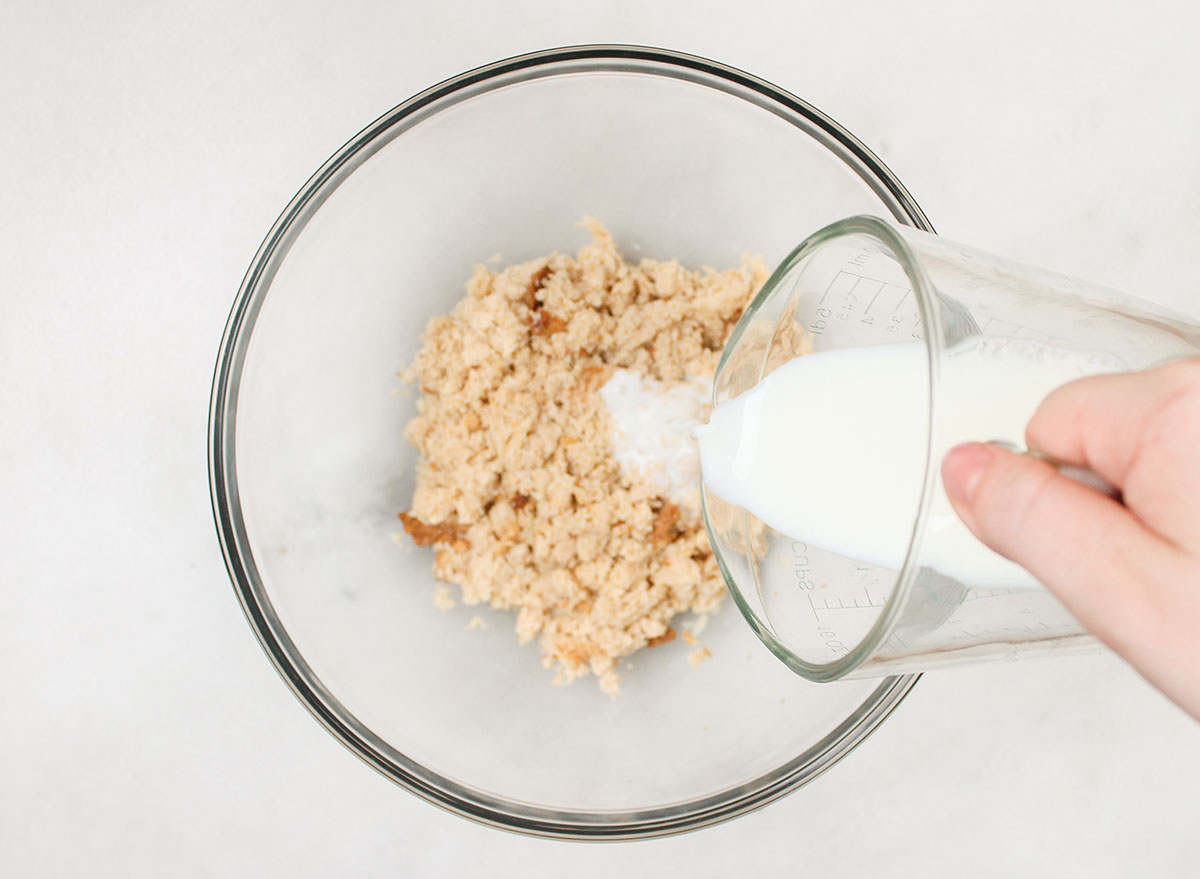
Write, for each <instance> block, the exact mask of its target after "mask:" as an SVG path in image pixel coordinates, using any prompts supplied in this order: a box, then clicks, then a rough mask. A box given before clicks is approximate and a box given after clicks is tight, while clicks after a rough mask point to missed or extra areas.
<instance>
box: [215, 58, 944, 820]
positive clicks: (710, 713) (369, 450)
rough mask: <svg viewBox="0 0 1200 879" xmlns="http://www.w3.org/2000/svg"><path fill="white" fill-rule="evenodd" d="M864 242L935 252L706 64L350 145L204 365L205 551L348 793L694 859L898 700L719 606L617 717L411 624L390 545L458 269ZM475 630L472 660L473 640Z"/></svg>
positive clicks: (809, 123)
mask: <svg viewBox="0 0 1200 879" xmlns="http://www.w3.org/2000/svg"><path fill="white" fill-rule="evenodd" d="M857 213H873V214H882V215H890V216H893V217H895V218H896V219H897V220H898V221H900V222H904V223H910V224H914V225H918V226H921V227H923V228H928V223H927V222H926V221H925V219H924V217H923V215H922V213H921V211H920V209H919V208H918V207H917V206H916V204H915V203H914V202H913V200H912V199H911V197H909V195H908V194H907V193H906V192H905V191H904V189H903V187H901V185H900V184H899V182H898V181H897V180H896V179H895V178H894V177H893V176H892V175H891V173H890V172H888V170H887V169H886V168H884V167H883V165H882V164H881V163H880V162H879V161H878V159H876V158H875V157H874V156H872V155H871V153H870V152H869V151H868V150H867V149H866V148H864V147H863V146H862V145H861V144H860V143H858V141H856V140H855V139H854V138H853V137H852V136H851V135H849V134H848V133H847V132H846V131H844V130H843V129H842V128H840V127H839V126H838V125H837V124H836V123H834V122H833V121H832V120H830V119H828V118H826V117H825V116H823V115H822V114H821V113H819V112H818V111H816V110H814V109H813V108H812V107H809V106H808V105H807V104H805V103H804V102H802V101H800V100H798V99H797V98H795V97H793V96H791V95H789V94H787V93H786V92H783V91H781V90H779V89H777V88H775V87H774V86H772V85H770V84H768V83H766V82H763V81H762V80H759V79H756V78H754V77H752V76H749V75H747V74H745V73H742V72H740V71H737V70H733V69H731V68H728V67H724V66H722V65H719V64H715V63H713V62H711V61H707V60H704V59H701V58H695V57H691V56H686V55H679V54H676V53H672V52H665V51H661V50H656V49H648V48H640V47H629V46H589V47H575V48H567V49H558V50H553V51H548V52H540V53H536V54H532V55H526V56H522V57H519V58H513V59H510V60H507V61H502V62H499V63H496V64H493V65H490V66H488V67H484V68H480V69H478V70H473V71H470V72H468V73H464V74H462V75H461V76H458V77H455V78H454V79H451V80H448V81H446V82H444V83H441V84H440V85H437V86H434V87H433V88H431V89H429V90H427V91H425V92H422V93H421V94H419V95H417V96H415V97H413V98H412V99H410V100H408V101H406V102H405V103H403V104H401V105H400V106H398V107H397V108H395V109H394V110H392V111H391V112H389V113H387V114H386V115H385V116H383V117H382V118H380V119H379V120H378V121H376V122H375V123H373V124H372V125H370V126H369V127H368V128H366V129H365V130H364V131H363V132H362V133H361V134H359V135H358V136H356V137H355V138H354V139H353V140H351V141H350V142H349V143H348V144H347V145H346V146H345V147H344V148H343V149H342V150H341V151H339V152H338V153H337V155H335V156H334V157H333V158H331V159H330V160H329V161H328V162H327V163H326V164H325V165H324V166H323V167H322V168H321V169H320V170H319V171H318V172H317V173H316V174H315V175H314V176H313V177H312V179H311V180H309V181H308V183H307V184H306V185H305V186H304V188H303V189H302V190H301V191H300V193H299V194H298V195H297V196H296V197H295V198H294V199H293V200H292V202H291V204H289V205H288V206H287V208H286V209H285V210H284V212H283V214H282V215H281V216H280V218H279V220H278V222H277V223H276V224H275V226H274V228H272V229H271V231H270V234H269V235H268V236H267V238H266V240H265V241H264V243H263V245H262V247H261V248H260V249H259V251H258V253H257V255H256V256H255V258H254V262H253V263H252V265H251V266H250V269H249V271H248V273H247V275H246V278H245V281H244V283H243V285H242V288H241V290H240V291H239V293H238V296H237V300H236V302H235V303H234V306H233V311H232V313H231V315H230V319H229V324H228V327H227V328H226V332H225V337H224V339H223V340H222V343H221V350H220V355H219V358H218V361H217V367H216V376H215V379H214V386H213V396H212V408H211V423H210V449H209V457H210V474H211V488H212V497H213V508H214V513H215V517H216V523H217V530H218V533H219V536H220V540H221V545H222V548H223V550H224V553H225V557H226V561H227V564H228V568H229V572H230V576H231V578H232V580H233V583H234V586H235V589H236V591H237V594H238V597H239V599H240V600H241V602H242V605H243V608H244V609H245V612H246V616H247V618H248V619H249V621H250V624H251V626H252V627H253V628H254V630H255V633H256V634H257V635H258V638H259V640H260V641H261V642H262V644H263V647H264V648H265V650H266V652H267V654H268V656H269V657H270V658H271V660H272V662H274V664H275V666H276V667H277V668H278V669H279V671H280V673H281V674H282V676H283V677H284V679H285V680H286V681H287V683H288V685H289V686H291V688H292V689H293V691H294V692H295V693H296V695H297V696H298V697H299V698H300V699H301V701H303V702H304V704H305V705H306V706H307V707H308V708H309V709H310V710H311V711H312V713H313V714H314V715H315V716H316V717H317V718H318V719H319V720H320V721H321V722H322V723H323V724H324V725H325V726H326V727H327V728H328V729H329V731H330V732H332V733H333V734H334V735H335V736H337V737H338V738H339V739H340V740H341V741H342V742H343V743H344V744H345V745H346V746H347V747H348V748H350V749H351V750H352V751H353V752H354V753H356V754H357V755H358V756H359V757H361V758H362V759H363V760H364V761H365V762H367V763H368V764H369V765H371V766H373V767H374V768H375V769H377V770H379V771H380V772H382V773H383V774H384V775H386V776H387V777H388V778H391V779H392V780H394V781H395V782H397V783H398V784H400V785H402V786H404V787H405V788H407V789H408V790H410V791H412V792H414V793H416V794H418V795H420V796H422V797H425V798H426V799H428V800H429V801H431V802H433V803H436V804H437V805H440V806H442V807H444V808H447V809H449V810H451V811H454V812H456V813H459V814H461V815H464V816H467V817H469V818H472V819H474V820H476V821H480V822H483V823H486V824H491V825H495V826H500V827H504V828H508V829H511V830H517V831H521V832H525V833H530V834H536V835H542V836H556V837H566V838H583V839H595V838H607V839H629V838H637V837H648V836H659V835H665V834H669V833H675V832H680V831H684V830H690V829H694V828H697V827H701V826H704V825H707V824H712V823H715V822H718V821H721V820H725V819H727V818H730V817H732V816H734V815H738V814H741V813H744V812H746V811H748V810H750V809H753V808H756V807H758V806H761V805H763V804H764V803H767V802H770V801H771V800H773V799H775V798H777V797H780V796H782V795H784V794H786V793H788V792H789V791H792V790H794V789H796V788H797V787H799V786H800V785H802V784H804V783H805V782H807V781H810V780H811V779H813V778H814V777H816V776H817V775H819V774H820V773H822V772H823V771H825V770H826V769H828V768H829V767H830V766H832V765H833V764H834V763H835V762H836V761H837V760H839V759H840V758H841V757H843V756H845V755H846V753H848V752H849V751H850V750H851V749H852V748H853V747H854V746H855V745H856V744H857V743H859V742H860V741H862V740H863V738H864V737H865V736H867V735H868V734H869V733H870V732H871V731H872V730H873V729H875V727H876V726H877V725H878V724H879V723H880V722H881V721H882V720H883V719H884V718H885V717H886V716H887V715H888V713H889V712H890V711H891V710H892V709H893V708H895V706H896V705H897V704H898V703H899V702H900V700H901V699H902V698H903V697H904V695H905V693H907V692H908V690H909V689H910V688H911V687H912V685H913V683H914V681H915V680H916V678H915V677H911V676H910V677H897V678H889V679H886V680H884V681H883V682H879V681H852V682H846V683H838V684H824V685H818V684H812V683H808V682H806V681H804V680H802V679H800V678H799V677H797V676H795V675H793V674H792V673H791V672H789V671H788V670H787V669H786V668H785V667H784V666H783V665H782V664H780V663H779V662H778V661H777V660H776V659H775V658H774V657H773V656H772V655H771V654H770V653H769V652H768V651H767V649H766V648H765V647H763V646H762V645H761V644H760V643H759V641H758V640H757V639H756V638H755V636H754V634H753V633H752V632H751V631H750V629H749V628H748V627H747V625H746V624H745V622H744V621H743V620H742V619H741V617H740V616H739V614H738V612H737V608H735V607H734V606H733V603H732V602H728V603H727V605H726V606H724V607H723V608H722V609H721V611H720V612H719V613H717V614H716V615H715V616H714V617H713V619H712V620H711V622H710V624H709V626H708V628H707V629H706V630H705V631H704V632H703V635H702V642H703V644H704V645H705V646H707V647H708V648H709V649H711V651H712V654H713V656H712V658H711V659H710V660H708V661H707V662H705V663H704V664H702V665H701V666H699V668H697V669H695V670H693V669H692V668H690V666H689V664H688V662H687V660H686V658H685V657H686V652H687V648H686V646H685V645H683V644H682V643H679V642H677V643H675V644H671V645H666V646H663V647H658V648H654V649H652V650H645V651H642V652H641V653H639V654H637V655H636V656H635V657H634V658H633V660H632V667H630V668H627V669H626V670H624V672H623V687H624V693H623V694H622V696H621V697H620V698H619V699H617V700H615V701H610V700H609V698H608V697H607V696H605V695H603V694H602V693H601V692H600V691H599V690H598V688H597V687H596V686H595V684H594V681H593V680H591V679H585V680H582V681H579V682H577V683H576V684H574V685H572V686H569V687H553V686H551V684H550V679H549V678H550V675H549V673H547V672H546V671H545V670H544V669H543V668H542V667H541V665H540V663H539V661H538V655H537V649H536V647H534V646H532V645H530V646H525V647H522V646H519V645H518V644H517V643H516V639H515V637H514V635H513V633H512V625H513V621H512V618H511V617H509V616H507V615H504V614H499V613H496V612H492V611H490V610H489V609H486V608H484V609H480V608H466V607H463V606H462V605H461V604H460V605H459V606H458V607H457V608H455V609H453V610H451V611H449V612H445V613H442V612H439V611H438V610H437V609H436V608H435V607H434V606H433V603H432V601H431V593H432V590H433V587H434V579H433V577H432V573H431V555H430V550H429V549H419V548H417V547H414V546H413V545H412V544H411V543H409V542H406V541H399V542H397V541H394V540H393V539H392V535H393V534H394V533H395V532H396V531H398V530H399V523H398V521H397V513H398V512H399V511H401V510H404V509H407V507H408V505H409V501H410V499H411V493H412V489H413V471H414V464H415V454H414V452H413V450H412V448H411V447H409V445H408V444H407V443H406V442H405V441H404V439H403V438H402V430H403V427H404V425H405V423H406V421H407V420H408V418H409V417H410V416H411V415H412V413H413V411H414V399H413V396H412V394H411V392H406V391H404V390H403V385H402V384H401V382H400V381H399V380H398V379H397V377H396V374H397V372H398V371H400V370H401V369H403V368H404V367H405V366H407V365H408V364H409V363H410V361H411V360H412V357H413V355H414V354H415V353H416V351H417V348H418V344H419V337H420V333H421V331H422V329H423V328H424V326H425V323H426V321H427V320H428V319H429V318H430V317H433V316H434V315H437V314H440V313H443V312H445V311H447V310H448V309H449V308H450V307H451V306H452V305H453V304H454V302H455V301H456V300H458V299H459V298H460V297H461V296H462V294H463V285H464V282H465V280H466V278H467V277H468V275H469V274H470V272H471V269H472V266H473V265H475V264H476V263H480V262H484V261H487V260H489V259H490V258H493V256H494V255H499V259H501V260H503V262H504V263H509V262H513V261H518V260H524V259H528V258H531V257H533V256H537V255H540V254H544V253H547V252H549V251H552V250H555V249H557V250H561V251H573V250H575V249H576V248H577V247H578V246H579V245H580V244H581V243H583V242H584V240H585V235H584V233H583V232H582V231H581V230H580V229H578V228H577V227H576V225H575V224H576V223H577V222H578V221H579V219H580V218H581V217H582V216H583V215H585V214H591V215H593V216H595V217H597V218H598V219H600V220H601V221H602V222H604V223H605V224H607V225H608V227H609V229H610V230H611V231H612V232H613V234H614V235H615V237H616V239H617V242H618V244H619V245H620V246H621V247H622V249H623V250H624V252H625V253H626V254H627V255H628V256H630V257H639V256H642V255H646V256H657V257H662V258H672V257H677V258H679V259H681V260H682V261H683V262H684V263H685V264H689V265H693V266H698V265H713V266H732V265H736V264H737V263H738V262H739V260H740V258H741V256H742V254H743V253H745V252H750V253H755V254H758V255H760V256H762V257H763V259H765V260H766V261H767V262H768V263H772V262H777V261H778V260H780V259H782V258H783V256H784V255H785V254H787V253H788V251H789V250H791V248H792V247H793V246H794V245H795V244H796V242H797V241H799V240H800V239H801V238H803V237H804V236H805V235H807V234H808V233H810V232H811V231H812V230H814V229H816V228H819V227H820V226H823V225H825V224H827V223H829V222H831V221H832V220H835V219H837V218H839V217H843V216H847V215H850V214H857ZM476 615H479V616H482V617H483V618H484V619H485V621H486V623H487V628H486V629H482V630H473V631H468V630H467V629H466V624H467V622H468V620H469V619H470V618H471V617H473V616H476Z"/></svg>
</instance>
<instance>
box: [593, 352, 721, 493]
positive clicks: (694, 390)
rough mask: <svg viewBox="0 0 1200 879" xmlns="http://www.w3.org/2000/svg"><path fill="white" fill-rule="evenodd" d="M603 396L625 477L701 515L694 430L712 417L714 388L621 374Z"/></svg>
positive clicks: (696, 382) (695, 382) (626, 372)
mask: <svg viewBox="0 0 1200 879" xmlns="http://www.w3.org/2000/svg"><path fill="white" fill-rule="evenodd" d="M600 396H601V398H602V399H603V400H604V403H605V405H606V406H607V407H608V411H609V414H610V415H611V416H612V419H613V437H612V440H613V456H614V457H615V458H616V459H617V463H618V464H619V465H620V467H621V470H622V472H623V473H626V474H628V475H630V476H634V475H636V476H638V477H639V478H642V479H645V480H646V481H647V482H648V483H649V484H650V485H651V486H653V487H654V488H655V490H657V491H658V492H660V493H661V494H662V495H663V496H664V497H666V498H667V499H668V500H670V501H672V502H673V503H675V504H678V505H679V506H680V507H681V508H683V509H684V510H686V511H689V512H691V513H693V514H695V515H699V512H700V492H699V486H700V453H699V450H698V449H697V447H696V438H695V429H696V428H697V427H698V426H699V425H700V424H702V423H703V422H704V420H705V418H707V417H708V412H709V400H711V399H712V382H710V381H705V380H702V379H695V378H693V379H688V380H686V381H683V382H678V383H675V384H670V385H668V384H664V383H663V382H659V381H655V380H654V379H644V378H642V377H641V376H639V375H638V374H637V373H634V372H630V371H629V370H627V369H618V370H617V371H616V372H614V373H613V374H612V377H611V378H610V379H609V380H608V381H607V382H605V383H604V387H602V388H601V389H600Z"/></svg>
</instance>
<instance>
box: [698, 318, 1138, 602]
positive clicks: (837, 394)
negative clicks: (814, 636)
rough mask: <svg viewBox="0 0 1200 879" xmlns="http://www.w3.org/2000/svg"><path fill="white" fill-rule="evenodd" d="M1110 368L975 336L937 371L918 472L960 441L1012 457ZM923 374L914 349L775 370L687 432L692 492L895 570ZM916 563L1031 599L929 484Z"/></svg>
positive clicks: (813, 360)
mask: <svg viewBox="0 0 1200 879" xmlns="http://www.w3.org/2000/svg"><path fill="white" fill-rule="evenodd" d="M1121 368H1122V366H1121V364H1120V363H1119V362H1118V361H1116V360H1115V359H1114V358H1111V357H1109V356H1107V355H1103V354H1095V353H1089V352H1078V351H1066V350H1060V349H1056V348H1052V347H1049V346H1047V345H1043V344H1040V343H1036V342H1030V341H1024V340H998V339H989V338H984V337H977V338H975V339H972V340H969V341H968V342H967V343H965V344H963V345H960V346H958V347H956V348H955V349H953V350H952V351H950V352H949V353H948V354H947V356H946V358H945V359H944V361H943V362H942V364H941V374H940V376H939V380H938V381H939V384H938V394H937V399H936V404H937V407H938V411H937V413H936V418H935V421H936V425H937V426H936V431H935V438H934V443H933V448H932V459H931V462H930V466H931V467H933V468H935V471H936V470H937V469H938V468H940V462H941V459H942V456H943V455H944V454H945V452H946V451H947V450H948V449H949V448H950V447H951V446H953V445H955V444H957V443H960V442H965V441H968V440H980V441H989V440H1004V441H1008V442H1011V443H1015V444H1017V445H1018V446H1020V447H1022V448H1023V447H1024V445H1025V442H1024V439H1025V426H1026V424H1027V423H1028V422H1029V419H1030V417H1031V416H1032V415H1033V413H1034V410H1036V409H1037V406H1038V404H1039V403H1040V402H1041V401H1042V399H1044V398H1045V396H1046V395H1047V394H1048V393H1049V392H1050V391H1052V390H1054V389H1055V388H1057V387H1059V386H1060V385H1062V384H1065V383H1066V382H1068V381H1070V380H1072V379H1075V378H1079V377H1082V376H1085V375H1091V374H1096V373H1101V372H1115V371H1119V370H1120V369H1121ZM928 374H929V367H928V361H927V354H926V349H925V345H924V344H923V343H921V342H912V343H899V344H894V345H877V346H872V347H864V348H848V349H842V350H835V351H822V352H817V353H813V354H809V355H806V356H803V357H798V358H796V359H794V360H791V361H789V362H788V363H786V364H784V365H783V366H781V367H780V368H778V369H777V370H775V371H774V372H772V373H771V374H770V375H768V376H767V377H766V378H765V379H764V380H763V381H761V382H760V383H759V384H758V385H756V386H755V387H753V388H752V389H750V390H749V391H747V392H746V393H744V394H742V395H740V396H738V397H736V398H734V399H732V400H729V401H727V402H724V403H722V404H721V405H719V406H717V407H716V408H715V409H714V410H713V412H712V415H711V417H710V419H709V422H708V424H707V425H705V426H703V427H702V428H699V429H698V430H697V434H698V438H699V447H700V460H701V466H702V471H703V478H704V482H705V486H706V490H707V491H709V492H711V493H713V494H716V495H717V496H719V497H720V498H722V499H724V500H725V501H728V502H729V503H731V504H735V505H737V506H740V507H742V508H744V509H746V510H748V511H749V512H751V513H753V514H754V515H755V516H757V517H758V518H759V519H761V520H762V521H763V522H765V523H766V524H767V525H769V526H771V527H772V528H774V529H775V530H776V531H779V532H781V533H783V534H785V535H788V536H789V537H791V538H793V539H795V540H801V541H804V542H806V543H809V544H811V545H814V546H818V547H822V548H824V549H827V550H831V551H833V552H836V553H839V554H841V555H844V556H847V557H849V558H853V559H856V560H859V561H862V562H868V563H871V564H875V565H880V566H882V567H885V568H890V569H893V570H899V568H900V567H901V565H902V564H903V562H904V558H905V555H906V554H907V552H908V547H909V543H910V541H911V538H912V533H913V527H914V525H915V521H916V514H917V509H918V507H919V504H920V499H921V490H922V487H923V485H924V481H925V470H926V457H927V453H928V450H927V440H928V437H929V433H930V431H929V417H930V406H929V375H928ZM918 563H919V564H921V565H924V566H928V567H931V568H934V569H936V570H938V571H940V572H941V573H943V574H945V575H947V576H949V577H953V578H954V579H956V580H958V581H959V582H961V583H963V584H964V585H966V586H972V587H988V588H997V587H1000V588H1003V587H1023V588H1029V587H1033V588H1038V587H1039V584H1038V583H1037V581H1036V580H1034V579H1033V577H1032V576H1031V575H1030V574H1029V573H1027V572H1026V571H1025V570H1024V569H1022V568H1020V567H1018V566H1017V565H1016V564H1014V563H1013V562H1010V561H1008V560H1007V559H1005V558H1003V557H1001V556H1000V555H998V554H996V553H994V552H992V551H991V550H990V549H988V548H987V547H985V546H984V545H983V544H982V543H980V542H979V541H978V540H977V539H976V538H975V537H974V535H972V534H971V533H970V531H969V530H967V528H966V526H965V525H963V524H962V522H961V521H960V520H959V519H958V517H957V516H956V515H955V513H954V511H953V509H952V508H951V506H950V501H949V499H948V498H947V497H946V494H945V491H944V490H943V488H942V482H941V478H940V476H937V475H936V474H935V478H934V481H933V497H932V499H931V504H930V509H929V517H928V519H927V520H926V524H925V534H924V538H923V541H922V544H921V549H920V557H919V559H918Z"/></svg>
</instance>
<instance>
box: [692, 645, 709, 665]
mask: <svg viewBox="0 0 1200 879" xmlns="http://www.w3.org/2000/svg"><path fill="white" fill-rule="evenodd" d="M711 658H712V651H711V650H709V649H708V648H707V647H701V648H700V649H699V650H693V651H692V652H691V653H689V654H688V662H690V663H691V664H692V668H696V666H698V665H699V664H700V663H702V662H704V660H706V659H711Z"/></svg>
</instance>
